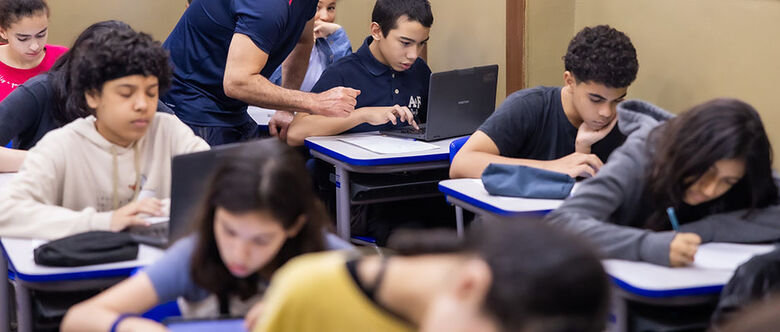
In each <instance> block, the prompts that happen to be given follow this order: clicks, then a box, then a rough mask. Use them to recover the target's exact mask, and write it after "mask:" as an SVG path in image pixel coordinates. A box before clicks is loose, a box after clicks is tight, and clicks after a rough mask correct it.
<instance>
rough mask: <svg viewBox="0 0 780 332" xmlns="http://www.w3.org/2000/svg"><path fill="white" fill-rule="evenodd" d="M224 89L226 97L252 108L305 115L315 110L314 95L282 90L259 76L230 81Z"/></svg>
mask: <svg viewBox="0 0 780 332" xmlns="http://www.w3.org/2000/svg"><path fill="white" fill-rule="evenodd" d="M226 87H229V88H228V89H226V91H228V92H229V93H228V97H231V98H234V99H238V100H241V101H243V102H245V103H247V104H250V105H254V106H259V107H263V108H268V109H275V110H286V111H293V112H306V113H311V112H312V110H313V109H315V108H316V102H315V101H314V97H315V94H313V93H308V92H302V91H298V90H291V89H285V88H282V87H280V86H277V85H276V84H273V83H271V81H269V80H268V79H266V78H265V77H263V76H262V75H260V74H254V75H251V76H249V77H245V78H244V80H235V81H232V82H230V83H229V84H227V85H226Z"/></svg>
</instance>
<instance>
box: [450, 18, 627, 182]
mask: <svg viewBox="0 0 780 332" xmlns="http://www.w3.org/2000/svg"><path fill="white" fill-rule="evenodd" d="M563 59H564V63H565V69H566V71H565V72H564V73H563V81H564V86H563V87H535V88H531V89H525V90H521V91H517V92H515V93H513V94H512V95H510V96H509V97H507V99H506V100H505V101H504V103H503V104H501V106H500V107H499V108H498V110H496V112H495V113H493V115H491V116H490V118H488V119H487V120H486V121H485V123H483V124H482V126H480V128H479V129H478V130H477V131H476V132H475V133H474V134H472V135H471V137H470V138H469V140H468V141H467V142H466V143H465V144H464V145H463V147H462V148H461V149H460V151H459V152H458V154H457V155H456V156H455V158H454V159H453V161H452V166H451V167H450V177H452V178H464V177H466V178H479V177H480V176H481V175H482V172H483V171H484V170H485V168H486V167H487V166H488V165H489V164H491V163H498V164H515V165H525V166H530V167H535V168H541V169H546V170H550V171H555V172H559V173H565V174H568V175H569V176H571V177H577V176H593V175H595V174H596V172H597V171H598V170H599V168H600V167H601V166H602V165H603V161H605V160H606V159H607V157H609V154H610V153H611V152H612V151H613V150H614V149H616V148H617V147H618V146H620V144H622V143H623V141H624V140H625V136H623V134H621V133H620V131H619V130H618V128H617V127H616V126H615V124H616V123H617V112H616V106H617V104H618V103H619V102H621V101H623V99H624V98H625V96H626V92H627V90H628V86H629V85H630V84H631V82H633V81H634V79H635V78H636V73H637V70H638V67H639V63H638V61H637V58H636V50H635V49H634V46H633V45H632V44H631V40H630V39H629V38H628V36H626V35H625V34H623V33H622V32H620V31H618V30H616V29H614V28H611V27H609V26H607V25H599V26H596V27H586V28H584V29H583V30H582V31H580V32H579V33H577V35H576V36H574V38H573V39H572V40H571V42H570V43H569V48H568V50H567V52H566V55H565V56H564V57H563Z"/></svg>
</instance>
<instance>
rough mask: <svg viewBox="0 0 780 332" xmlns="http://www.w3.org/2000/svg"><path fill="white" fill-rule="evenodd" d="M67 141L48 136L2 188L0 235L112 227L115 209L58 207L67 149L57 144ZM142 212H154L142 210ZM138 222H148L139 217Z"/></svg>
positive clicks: (37, 235)
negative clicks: (99, 209)
mask: <svg viewBox="0 0 780 332" xmlns="http://www.w3.org/2000/svg"><path fill="white" fill-rule="evenodd" d="M58 134H59V133H58ZM65 140H67V138H66V137H61V136H60V135H46V136H44V137H43V139H41V141H40V142H39V143H38V144H37V145H36V146H35V147H33V149H32V150H30V151H29V152H28V153H27V157H26V159H25V161H24V164H23V165H22V168H21V169H20V171H19V173H17V175H16V176H14V178H13V179H12V180H11V181H10V182H9V183H8V184H6V185H5V186H4V187H3V189H2V190H0V235H2V236H10V237H35V238H41V239H56V238H60V237H64V236H68V235H72V234H76V233H81V232H86V231H90V230H109V229H111V228H112V223H113V220H112V219H113V213H112V212H111V211H109V212H97V211H95V209H94V208H91V207H90V208H85V209H83V210H81V211H74V210H71V209H67V208H64V207H61V206H58V204H60V202H61V201H62V198H61V197H58V196H59V195H60V193H61V191H62V182H63V181H62V178H63V177H64V172H63V169H62V168H63V167H62V165H63V164H64V160H65V154H67V149H65V148H64V147H63V146H61V145H60V144H57V143H58V142H61V141H65ZM130 204H137V203H130ZM130 204H128V205H130ZM139 212H147V213H153V212H154V211H147V210H146V209H141V210H139ZM122 222H127V221H122ZM130 223H132V222H130ZM135 224H146V222H145V221H143V219H140V218H138V220H136V222H135ZM124 226H127V225H124ZM124 226H123V227H122V228H124Z"/></svg>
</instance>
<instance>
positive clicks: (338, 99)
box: [223, 33, 360, 117]
mask: <svg viewBox="0 0 780 332" xmlns="http://www.w3.org/2000/svg"><path fill="white" fill-rule="evenodd" d="M309 36H311V35H309ZM267 62H268V53H266V52H264V51H263V50H261V49H260V48H258V47H257V45H255V43H254V42H253V41H252V40H251V39H250V38H249V37H248V36H247V35H244V34H241V33H236V34H234V35H233V39H232V40H231V42H230V48H229V50H228V56H227V63H226V66H225V76H224V79H223V85H224V89H225V95H227V96H228V97H230V98H235V99H238V100H241V101H244V102H246V103H247V104H250V105H255V106H260V107H264V108H268V109H275V110H278V109H282V110H288V111H295V112H306V113H312V114H323V115H328V116H341V117H345V116H347V115H349V113H350V112H352V111H353V110H354V108H355V104H356V101H355V97H357V95H358V94H359V93H360V91H357V90H354V89H350V88H344V87H336V88H333V89H330V90H328V91H325V92H322V93H318V94H314V93H308V92H301V91H296V90H291V89H285V88H282V87H279V86H277V85H276V84H273V83H271V81H269V80H268V79H266V78H265V77H263V76H262V75H260V74H259V73H260V71H261V70H262V69H263V68H264V67H265V65H266V63H267Z"/></svg>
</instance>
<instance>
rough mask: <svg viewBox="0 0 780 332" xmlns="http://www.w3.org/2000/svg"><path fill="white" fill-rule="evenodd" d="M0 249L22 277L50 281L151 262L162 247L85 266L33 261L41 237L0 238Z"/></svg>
mask: <svg viewBox="0 0 780 332" xmlns="http://www.w3.org/2000/svg"><path fill="white" fill-rule="evenodd" d="M0 241H2V245H3V249H4V251H5V253H6V255H7V256H8V260H9V263H10V265H11V267H9V268H12V269H13V270H14V271H15V272H16V274H17V275H18V276H19V277H20V278H21V279H22V280H24V279H26V278H29V277H41V276H46V277H51V280H67V279H69V278H70V277H73V276H74V275H75V274H79V277H78V279H85V278H94V277H100V275H99V274H100V273H101V272H105V271H115V270H121V269H131V268H135V267H143V266H147V265H149V264H152V263H154V262H155V261H156V260H157V259H159V258H160V257H162V255H163V253H164V252H165V251H164V250H162V249H159V248H154V247H150V246H146V245H139V248H138V258H136V259H135V260H130V261H122V262H114V263H106V264H96V265H87V266H80V267H53V266H42V265H38V264H35V260H34V259H33V250H34V249H35V248H36V247H37V246H39V245H40V244H42V243H44V241H41V240H31V239H20V238H2V239H0Z"/></svg>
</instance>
